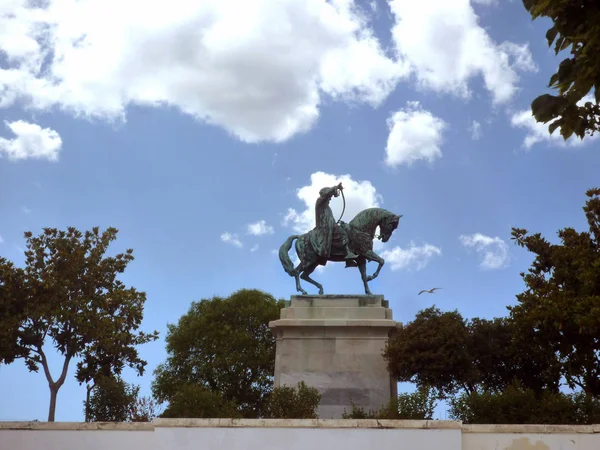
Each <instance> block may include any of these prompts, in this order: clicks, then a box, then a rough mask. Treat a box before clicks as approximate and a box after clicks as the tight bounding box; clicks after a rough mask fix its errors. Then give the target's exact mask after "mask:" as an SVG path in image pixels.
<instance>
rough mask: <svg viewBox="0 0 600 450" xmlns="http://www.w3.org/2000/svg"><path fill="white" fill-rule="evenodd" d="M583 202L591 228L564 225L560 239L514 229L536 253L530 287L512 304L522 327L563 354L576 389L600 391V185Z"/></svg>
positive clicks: (594, 393)
mask: <svg viewBox="0 0 600 450" xmlns="http://www.w3.org/2000/svg"><path fill="white" fill-rule="evenodd" d="M586 195H587V197H588V198H589V199H588V201H587V202H586V205H585V206H584V207H583V210H584V212H585V215H586V218H587V222H588V226H589V231H584V232H579V233H578V232H577V231H575V230H574V229H573V228H564V229H562V230H559V232H558V237H559V239H560V244H551V243H550V242H549V241H548V240H546V239H545V238H543V237H542V236H541V234H540V233H536V234H533V235H528V232H527V230H525V229H519V228H513V230H512V236H513V239H514V240H515V242H516V244H517V245H519V246H521V247H524V248H527V250H529V251H530V252H532V253H534V254H535V255H536V257H535V260H534V261H533V263H532V265H531V267H530V269H529V271H528V272H527V273H521V276H522V277H523V280H524V281H525V285H526V289H525V291H524V292H522V293H521V294H519V295H517V300H518V304H517V305H515V306H512V307H509V310H510V314H511V317H512V319H513V320H514V321H515V322H516V323H519V324H521V327H520V328H519V329H518V331H519V332H522V330H523V329H525V330H527V331H529V333H530V336H529V338H530V339H531V340H533V341H535V342H537V343H538V344H539V345H547V346H549V347H550V348H551V350H552V351H553V352H555V353H556V354H557V355H558V356H559V358H560V364H561V374H562V375H563V376H564V377H565V379H566V382H567V384H568V386H569V387H570V388H572V389H576V388H579V389H582V390H583V392H585V393H586V394H589V395H592V396H600V339H599V338H598V336H600V189H590V190H589V191H587V193H586Z"/></svg>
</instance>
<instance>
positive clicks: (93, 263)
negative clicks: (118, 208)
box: [0, 227, 158, 422]
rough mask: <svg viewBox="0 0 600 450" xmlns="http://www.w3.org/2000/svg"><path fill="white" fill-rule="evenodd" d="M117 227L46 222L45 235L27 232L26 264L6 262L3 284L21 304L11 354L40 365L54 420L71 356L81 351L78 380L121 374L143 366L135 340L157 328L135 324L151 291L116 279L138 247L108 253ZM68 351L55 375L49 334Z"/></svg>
mask: <svg viewBox="0 0 600 450" xmlns="http://www.w3.org/2000/svg"><path fill="white" fill-rule="evenodd" d="M116 236H117V230H116V229H114V228H108V229H107V230H105V231H104V232H102V233H100V231H99V228H98V227H95V228H93V229H92V231H86V232H85V233H82V232H80V231H78V230H77V229H75V228H73V227H69V228H68V229H67V230H66V231H65V230H57V229H54V228H44V229H43V233H42V234H40V235H39V236H33V234H32V233H31V232H27V233H25V238H26V240H27V250H26V251H25V257H26V261H25V268H24V269H22V268H15V267H14V266H10V267H9V265H7V264H6V263H4V269H3V271H2V273H0V275H1V276H2V277H3V279H2V280H0V286H2V289H4V290H5V291H6V292H5V293H6V294H7V298H9V301H11V302H13V304H16V305H18V308H19V309H20V310H22V311H23V314H22V315H21V316H20V318H19V324H18V328H17V331H16V333H15V334H14V336H13V337H15V338H16V340H13V342H12V345H13V354H12V355H10V357H9V358H6V357H5V360H8V361H10V360H11V358H24V361H25V364H26V365H27V367H28V369H29V370H30V371H34V372H37V371H38V370H39V367H40V366H42V368H43V371H44V374H45V376H46V379H47V381H48V385H49V388H50V406H49V412H48V421H50V422H53V421H54V416H55V410H56V398H57V394H58V391H59V389H60V388H61V387H62V385H63V384H64V382H65V379H66V377H67V372H68V369H69V365H70V363H71V361H73V360H74V359H79V361H78V362H77V365H76V366H77V370H76V373H75V378H76V379H77V380H78V381H79V382H80V383H84V382H88V381H92V380H96V379H98V378H99V377H100V376H102V375H104V376H108V375H111V374H116V375H118V374H120V373H121V371H122V369H123V368H124V367H125V366H129V367H132V368H134V369H135V370H136V371H137V373H138V374H140V375H141V374H143V372H144V367H145V365H146V362H145V361H143V360H142V359H141V358H140V357H139V356H138V352H137V349H136V346H137V345H140V344H144V343H146V342H149V341H152V340H155V339H157V337H158V333H157V332H154V333H150V334H147V333H144V332H141V331H140V332H136V330H137V329H138V328H139V326H140V323H141V321H142V318H143V307H144V302H145V301H146V295H145V293H143V292H138V291H137V290H135V289H134V288H127V287H126V286H125V285H124V284H123V282H121V281H120V280H118V279H117V275H118V274H120V273H123V272H124V271H125V268H126V267H127V264H128V263H129V262H131V261H132V260H133V250H131V249H128V250H127V251H126V252H125V253H119V254H117V255H116V256H105V253H106V251H107V250H108V247H109V245H110V243H111V242H112V241H114V240H115V239H116ZM48 340H49V341H51V342H52V346H53V347H54V348H55V349H56V350H57V351H58V352H59V353H60V354H61V355H62V356H63V357H64V360H63V364H62V370H61V372H60V374H59V376H58V377H57V378H55V377H53V376H52V374H51V373H50V369H49V366H48V360H47V358H46V353H45V350H44V344H45V343H46V342H47V341H48Z"/></svg>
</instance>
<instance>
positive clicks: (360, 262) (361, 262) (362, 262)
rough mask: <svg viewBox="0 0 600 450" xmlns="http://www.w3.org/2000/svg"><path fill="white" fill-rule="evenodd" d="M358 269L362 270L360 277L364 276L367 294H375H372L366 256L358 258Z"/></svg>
mask: <svg viewBox="0 0 600 450" xmlns="http://www.w3.org/2000/svg"><path fill="white" fill-rule="evenodd" d="M358 270H360V277H361V278H362V281H363V284H364V286H365V294H367V295H373V294H371V289H370V288H369V280H368V278H369V277H367V260H366V259H365V258H360V259H359V260H358Z"/></svg>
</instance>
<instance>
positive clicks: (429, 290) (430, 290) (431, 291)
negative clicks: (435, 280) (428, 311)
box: [417, 288, 441, 295]
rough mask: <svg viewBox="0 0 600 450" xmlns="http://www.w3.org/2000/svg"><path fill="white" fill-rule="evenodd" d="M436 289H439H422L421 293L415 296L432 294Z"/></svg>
mask: <svg viewBox="0 0 600 450" xmlns="http://www.w3.org/2000/svg"><path fill="white" fill-rule="evenodd" d="M437 289H441V288H431V289H423V290H422V291H421V292H419V293H418V294H417V295H421V294H422V293H423V292H427V293H428V294H433V292H434V291H436V290H437Z"/></svg>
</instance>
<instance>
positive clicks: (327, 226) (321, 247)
mask: <svg viewBox="0 0 600 450" xmlns="http://www.w3.org/2000/svg"><path fill="white" fill-rule="evenodd" d="M342 189H343V187H342V183H340V184H338V185H337V186H333V187H329V188H323V189H321V190H320V191H319V198H318V199H317V202H316V204H315V216H316V223H317V224H316V227H315V233H313V235H314V240H315V242H314V244H316V245H314V247H315V249H316V250H317V253H318V255H319V256H320V257H322V258H325V259H327V258H329V256H330V253H331V243H332V240H333V239H332V238H333V232H334V230H336V231H338V232H339V233H340V235H341V236H342V244H343V245H344V249H345V251H346V257H345V259H346V260H351V259H355V258H358V256H357V255H355V254H354V253H352V252H351V251H350V249H349V248H348V242H349V239H348V233H346V229H345V228H344V227H343V226H340V225H339V224H337V223H336V222H335V218H334V217H333V212H332V211H331V208H330V207H329V201H330V200H331V197H337V196H338V195H340V191H341V190H342Z"/></svg>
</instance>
